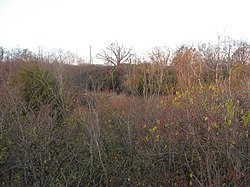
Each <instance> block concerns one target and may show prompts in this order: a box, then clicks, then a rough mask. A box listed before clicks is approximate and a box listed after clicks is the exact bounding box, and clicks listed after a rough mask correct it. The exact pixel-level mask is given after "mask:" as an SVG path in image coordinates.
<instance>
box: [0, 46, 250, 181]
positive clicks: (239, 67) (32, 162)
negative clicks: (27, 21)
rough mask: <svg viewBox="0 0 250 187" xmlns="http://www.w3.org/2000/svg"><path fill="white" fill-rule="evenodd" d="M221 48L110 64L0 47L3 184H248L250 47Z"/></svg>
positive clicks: (0, 170) (180, 51) (184, 49)
mask: <svg viewBox="0 0 250 187" xmlns="http://www.w3.org/2000/svg"><path fill="white" fill-rule="evenodd" d="M116 45H117V46H116V48H114V50H116V49H126V48H124V47H123V46H122V48H119V45H118V43H116ZM220 45H221V46H212V45H208V44H204V45H200V46H199V47H198V48H196V49H195V48H193V47H189V46H182V47H180V48H179V49H178V50H176V51H175V52H174V53H173V54H172V55H171V54H170V51H169V50H165V49H161V48H155V49H154V50H153V51H151V52H150V53H148V54H147V56H145V58H143V59H141V58H138V57H136V55H135V54H133V55H131V54H132V53H131V49H129V51H126V52H127V53H129V54H127V53H126V57H125V58H127V56H129V57H130V58H129V59H127V60H126V61H124V62H126V63H123V61H119V62H118V61H117V62H115V63H113V61H112V62H109V63H112V64H113V66H110V65H105V66H101V65H88V64H81V65H71V62H72V64H75V62H76V61H79V60H81V59H79V58H78V57H76V56H74V55H73V54H72V53H70V52H66V53H64V52H63V51H60V52H58V53H55V54H54V53H51V54H50V55H47V54H44V53H42V51H40V52H39V54H34V53H32V52H29V51H28V50H22V49H18V50H17V49H13V50H7V49H4V48H1V49H2V50H1V51H2V55H1V59H0V73H1V74H0V79H1V80H0V96H1V97H0V116H1V118H0V184H1V185H2V186H248V185H249V184H250V174H249V173H250V166H249V163H250V160H249V158H250V151H249V146H250V139H249V138H250V137H249V127H250V109H249V106H250V97H249V96H250V95H249V94H250V74H249V72H250V66H249V47H248V46H249V45H247V44H246V43H245V42H235V41H230V43H228V41H227V42H224V43H223V42H221V44H220ZM223 45H224V46H223ZM112 46H113V45H111V46H110V47H112ZM222 46H223V47H222ZM102 54H108V53H105V51H103V52H102ZM114 54H116V52H115V51H114ZM132 56H133V58H132ZM73 62H74V63H73ZM120 92H121V93H120Z"/></svg>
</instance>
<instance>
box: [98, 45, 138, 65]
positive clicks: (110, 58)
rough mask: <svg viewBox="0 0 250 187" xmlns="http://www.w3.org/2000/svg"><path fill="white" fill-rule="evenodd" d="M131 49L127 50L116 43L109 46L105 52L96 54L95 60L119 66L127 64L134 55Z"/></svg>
mask: <svg viewBox="0 0 250 187" xmlns="http://www.w3.org/2000/svg"><path fill="white" fill-rule="evenodd" d="M131 51H132V48H127V47H125V46H124V45H123V44H119V43H118V42H117V41H116V42H113V43H111V44H109V46H108V47H107V48H106V50H102V51H101V52H100V53H98V54H97V58H99V59H101V60H103V61H104V62H106V63H107V64H113V65H120V64H122V63H126V62H128V61H129V60H130V59H131V58H132V57H133V56H134V55H133V54H132V52H131Z"/></svg>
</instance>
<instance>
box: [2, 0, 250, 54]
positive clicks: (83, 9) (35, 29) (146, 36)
mask: <svg viewBox="0 0 250 187" xmlns="http://www.w3.org/2000/svg"><path fill="white" fill-rule="evenodd" d="M249 5H250V1H249V0H0V19H1V21H0V46H3V47H6V48H10V47H17V46H19V47H21V48H28V49H30V50H33V51H35V50H36V49H37V48H38V47H41V46H42V47H44V48H45V49H53V48H62V49H66V50H71V51H73V52H75V53H78V54H81V55H83V56H84V57H86V58H88V56H89V48H90V46H92V53H93V54H92V56H95V55H96V54H97V53H98V52H99V51H100V50H101V49H104V48H105V47H106V46H107V45H108V44H109V43H111V42H114V41H118V42H121V43H123V44H124V45H125V46H128V47H133V49H134V51H135V52H139V53H143V52H146V51H149V50H151V49H152V48H153V47H155V46H166V47H169V48H171V49H173V48H175V47H177V46H178V45H181V44H189V45H192V44H194V45H195V44H197V43H202V42H210V43H215V42H216V41H217V36H218V35H223V36H229V37H231V38H233V39H243V40H249V39H250V24H249V12H250V10H249V7H250V6H249Z"/></svg>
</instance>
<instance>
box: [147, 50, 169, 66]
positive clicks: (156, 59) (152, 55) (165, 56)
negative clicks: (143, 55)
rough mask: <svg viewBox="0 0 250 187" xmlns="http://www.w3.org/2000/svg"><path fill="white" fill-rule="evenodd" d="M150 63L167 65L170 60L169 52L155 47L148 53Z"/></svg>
mask: <svg viewBox="0 0 250 187" xmlns="http://www.w3.org/2000/svg"><path fill="white" fill-rule="evenodd" d="M148 56H149V59H150V61H151V62H152V63H158V64H167V63H168V62H169V58H170V50H169V49H166V48H162V47H155V48H154V49H153V50H152V51H151V52H149V53H148Z"/></svg>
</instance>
